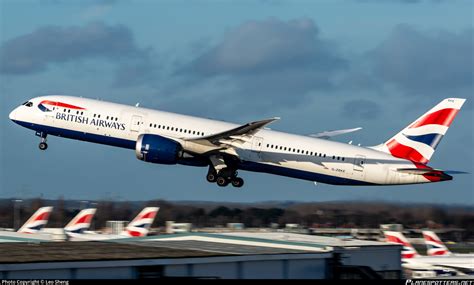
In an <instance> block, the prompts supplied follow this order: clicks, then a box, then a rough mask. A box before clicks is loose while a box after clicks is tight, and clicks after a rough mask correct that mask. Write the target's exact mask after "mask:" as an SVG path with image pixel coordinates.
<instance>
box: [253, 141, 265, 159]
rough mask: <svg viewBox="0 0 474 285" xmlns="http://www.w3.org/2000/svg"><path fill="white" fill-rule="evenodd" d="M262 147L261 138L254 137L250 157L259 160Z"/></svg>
mask: <svg viewBox="0 0 474 285" xmlns="http://www.w3.org/2000/svg"><path fill="white" fill-rule="evenodd" d="M262 145H263V138H262V137H257V136H254V137H253V139H252V157H254V158H255V159H257V160H260V159H261V151H262Z"/></svg>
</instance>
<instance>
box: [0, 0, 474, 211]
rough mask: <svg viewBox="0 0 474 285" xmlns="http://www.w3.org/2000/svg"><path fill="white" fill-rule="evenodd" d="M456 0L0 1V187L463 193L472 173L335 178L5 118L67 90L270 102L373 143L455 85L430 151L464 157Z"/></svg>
mask: <svg viewBox="0 0 474 285" xmlns="http://www.w3.org/2000/svg"><path fill="white" fill-rule="evenodd" d="M473 3H474V2H472V1H469V0H453V1H442V0H418V1H417V0H405V1H403V0H398V1H396V0H393V1H391V0H385V1H375V0H341V1H333V0H331V1H329V0H327V1H323V0H321V1H284V0H261V1H245V0H242V1H230V0H229V1H224V0H220V1H218V0H215V1H210V0H209V1H151V0H149V1H145V0H142V1H120V0H117V1H114V0H102V1H88V0H85V1H66V0H43V1H41V0H37V1H27V0H23V1H15V0H1V1H0V117H1V118H2V119H1V120H0V197H1V198H6V197H14V196H15V197H24V198H27V197H37V196H39V195H42V196H43V197H48V198H57V197H59V196H60V195H62V196H64V197H65V198H66V199H68V198H74V199H101V198H114V199H119V200H143V199H156V198H161V199H170V200H211V201H243V202H250V201H263V200H298V201H326V200H346V199H347V200H387V201H403V202H429V203H440V204H453V203H457V204H472V203H473V202H474V195H473V188H474V185H473V184H474V183H473V174H465V175H458V176H456V177H455V180H454V181H451V182H444V183H437V184H428V185H414V186H391V187H340V186H330V185H323V184H318V185H317V186H315V185H314V184H313V183H311V182H308V181H300V180H296V179H290V178H284V177H278V176H272V175H267V174H255V173H248V172H242V173H241V176H242V177H244V178H245V179H246V185H245V187H244V188H243V189H241V190H236V189H235V188H232V187H230V188H229V187H227V188H225V189H222V188H219V187H217V186H216V185H215V184H209V183H207V182H206V181H205V178H204V176H205V174H206V171H207V170H206V169H204V168H192V167H186V166H163V165H154V164H147V163H144V162H142V161H139V160H137V159H136V158H135V154H134V152H133V151H131V150H125V149H118V148H113V147H108V146H102V145H95V144H90V143H84V142H78V141H71V140H66V139H62V138H55V137H50V138H49V140H48V143H49V148H48V150H47V151H45V152H41V151H39V150H38V147H37V145H38V138H37V137H35V136H34V133H33V132H32V131H30V130H27V129H24V128H21V127H20V126H18V125H15V124H14V123H12V122H11V121H9V120H8V113H9V112H10V110H11V109H13V108H14V107H16V106H17V105H19V104H21V103H22V102H24V101H25V100H27V99H28V98H31V97H35V96H39V95H44V94H68V95H74V96H84V97H91V98H102V99H104V100H110V101H114V102H119V103H125V104H135V103H137V102H140V104H141V106H146V107H150V108H156V109H161V110H167V111H173V112H178V113H185V114H190V115H197V116H204V117H210V118H216V119H222V120H226V121H233V122H236V123H245V122H247V121H252V120H258V119H262V118H267V117H273V116H280V117H281V120H280V121H278V122H276V123H274V124H273V125H272V128H273V129H277V130H281V131H288V132H292V133H297V134H311V133H315V132H320V131H325V130H333V129H341V128H353V127H363V130H361V131H359V132H358V133H353V134H349V135H345V136H341V137H339V138H338V140H341V141H346V142H347V141H350V140H353V141H354V143H360V144H361V145H367V146H370V145H376V144H379V143H381V142H383V141H385V140H387V139H388V138H389V137H391V136H392V135H393V134H395V133H396V132H398V131H399V130H400V129H402V128H403V127H405V126H406V125H407V124H408V123H410V122H412V121H413V120H414V119H416V118H417V117H418V116H419V115H421V114H422V113H423V112H425V111H426V110H428V109H429V108H431V107H432V106H433V105H435V104H436V103H437V102H439V101H440V100H442V99H443V98H446V97H462V98H467V99H468V102H467V103H466V104H465V106H464V108H463V110H462V111H461V112H460V113H459V115H458V117H457V119H456V120H455V121H454V123H453V125H452V128H451V129H450V130H449V132H448V135H447V136H446V137H445V138H444V140H443V141H442V142H441V144H440V145H439V146H438V149H437V152H436V153H435V155H434V156H433V158H432V160H431V162H430V165H431V166H433V167H435V168H442V169H448V170H462V171H467V172H470V173H473V172H474V167H473V164H474V158H473V151H472V147H473V142H474V140H473V122H474V120H473V119H474V115H473V103H472V99H473V96H472V94H473V91H474V87H473V84H474V83H473V81H474V79H473V65H474V59H473V50H474V47H473V33H474V30H473V19H474V18H473V11H474V9H473V8H474V4H473Z"/></svg>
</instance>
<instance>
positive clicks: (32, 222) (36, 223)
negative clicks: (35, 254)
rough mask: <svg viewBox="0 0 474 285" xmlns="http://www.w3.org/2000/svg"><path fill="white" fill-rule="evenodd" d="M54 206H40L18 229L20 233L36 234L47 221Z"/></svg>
mask: <svg viewBox="0 0 474 285" xmlns="http://www.w3.org/2000/svg"><path fill="white" fill-rule="evenodd" d="M52 211H53V207H41V208H39V209H38V210H37V211H36V212H35V213H34V214H33V216H31V218H29V219H28V221H26V223H25V224H24V225H23V226H22V227H21V228H20V229H19V230H18V232H19V233H26V234H34V233H37V232H39V231H40V230H41V229H42V228H43V227H44V226H45V225H46V224H47V223H48V219H49V215H50V214H51V212H52Z"/></svg>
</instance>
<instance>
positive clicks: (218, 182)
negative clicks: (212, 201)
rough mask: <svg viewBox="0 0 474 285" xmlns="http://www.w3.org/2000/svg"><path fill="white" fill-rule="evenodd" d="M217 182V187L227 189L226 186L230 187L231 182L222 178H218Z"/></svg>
mask: <svg viewBox="0 0 474 285" xmlns="http://www.w3.org/2000/svg"><path fill="white" fill-rule="evenodd" d="M216 182H217V185H219V186H221V187H225V186H227V185H229V180H227V179H225V178H224V177H222V176H218V177H217V180H216Z"/></svg>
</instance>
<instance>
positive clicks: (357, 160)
mask: <svg viewBox="0 0 474 285" xmlns="http://www.w3.org/2000/svg"><path fill="white" fill-rule="evenodd" d="M365 158H366V157H365V156H364V155H359V154H358V155H356V156H355V157H354V167H353V171H352V175H353V176H354V179H364V177H365Z"/></svg>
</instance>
